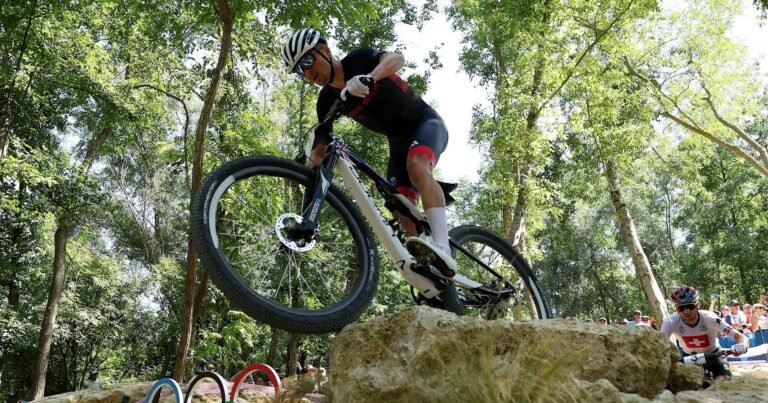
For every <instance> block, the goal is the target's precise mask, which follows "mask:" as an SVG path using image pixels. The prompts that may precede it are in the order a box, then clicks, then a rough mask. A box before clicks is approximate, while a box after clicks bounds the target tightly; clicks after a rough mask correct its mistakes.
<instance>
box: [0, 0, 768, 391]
mask: <svg viewBox="0 0 768 403" xmlns="http://www.w3.org/2000/svg"><path fill="white" fill-rule="evenodd" d="M0 6H1V7H0V49H1V51H0V400H5V401H15V400H17V399H20V398H26V399H32V398H38V397H40V396H42V395H43V394H45V395H50V394H56V393H62V392H66V391H71V390H75V389H78V387H79V385H80V384H81V382H82V380H83V379H85V377H86V376H87V374H88V373H89V372H90V371H91V370H92V369H98V370H99V371H100V377H101V378H102V381H103V382H107V383H115V382H129V381H140V380H152V379H156V378H157V377H159V376H162V375H163V374H164V373H165V371H167V370H173V371H174V374H175V376H176V377H177V378H182V377H183V378H184V379H188V375H189V374H191V373H193V372H194V371H198V370H200V369H202V368H203V366H204V365H205V364H206V363H208V362H213V363H216V365H217V367H218V370H219V371H220V372H222V373H224V374H225V375H231V373H232V372H233V371H235V370H237V369H239V368H241V367H243V366H244V365H245V364H247V363H251V362H267V363H270V364H271V365H273V366H275V367H276V368H281V367H282V368H284V369H288V363H292V362H296V361H299V362H301V363H302V364H304V365H306V364H313V365H315V366H319V365H325V366H327V364H328V362H327V356H328V349H329V346H330V343H331V341H332V340H333V335H325V336H312V337H307V336H301V335H294V334H287V333H285V332H282V331H279V330H277V329H272V328H270V327H269V326H266V325H262V324H260V323H257V322H255V321H254V320H252V319H251V318H249V317H247V316H246V315H244V314H242V313H241V312H239V311H236V310H233V309H232V308H231V306H230V305H229V303H228V301H227V300H226V299H225V298H223V297H222V295H221V294H220V293H219V291H218V290H217V289H216V288H215V287H212V286H209V285H208V279H207V275H206V274H205V272H204V270H203V269H202V268H200V267H198V266H199V265H197V264H196V253H195V250H194V245H193V244H192V242H191V241H190V240H189V236H188V230H189V229H188V222H189V201H190V198H191V195H192V194H193V193H194V191H195V190H196V188H197V186H199V183H200V180H201V178H202V177H203V176H204V175H205V174H206V173H208V172H210V171H211V170H213V169H214V168H215V167H216V166H218V165H220V164H221V163H223V162H225V161H228V160H231V159H233V158H237V157H241V156H245V155H253V154H259V153H269V154H275V155H280V156H284V157H287V158H293V157H294V156H295V155H296V153H297V150H298V149H299V146H300V144H302V143H303V140H304V136H305V134H304V133H305V131H306V128H308V127H309V126H310V125H311V124H312V123H313V121H314V120H315V116H314V99H315V96H316V94H317V88H316V87H314V86H313V85H311V84H307V83H305V82H302V81H300V80H297V79H296V78H295V77H289V75H288V74H286V73H285V71H284V69H282V68H281V66H280V62H279V56H278V49H279V47H280V46H281V44H282V43H283V41H284V38H285V37H286V35H288V34H289V33H290V32H292V31H293V30H294V29H296V28H299V27H306V26H311V27H316V28H319V29H321V30H322V31H323V32H325V34H326V36H327V37H328V38H329V40H330V42H331V44H332V45H333V46H335V49H338V50H339V51H340V52H342V53H343V52H345V51H348V50H350V49H353V48H355V47H357V46H371V47H375V48H381V49H388V50H395V51H406V50H407V44H408V42H409V41H408V38H407V35H406V37H401V36H400V35H403V33H404V32H408V31H407V29H406V30H404V28H403V26H411V27H415V29H418V28H420V27H422V26H423V24H425V22H426V21H428V20H429V18H431V17H434V16H437V15H439V16H441V18H447V19H448V21H450V23H451V26H452V29H453V30H454V31H455V32H457V33H460V35H461V38H462V43H461V50H460V52H459V54H458V55H457V56H458V63H459V66H460V68H461V70H462V71H463V72H464V73H466V74H467V75H468V76H469V77H470V78H472V83H473V85H474V86H475V87H476V88H478V89H481V92H482V93H483V94H485V95H486V98H485V99H483V100H482V102H480V103H479V104H478V105H476V106H475V107H474V108H472V110H471V111H470V110H467V111H466V113H467V114H468V115H469V116H471V129H470V130H469V134H470V142H471V144H472V146H473V147H475V149H476V150H477V151H478V153H479V155H480V156H481V160H482V163H481V165H480V170H479V171H478V173H477V175H476V176H472V177H469V178H467V179H464V180H463V181H462V183H461V187H460V188H459V191H458V197H457V199H458V202H457V203H456V205H455V207H451V221H452V222H454V223H475V224H479V225H484V226H488V227H489V228H492V229H494V230H495V231H497V232H498V233H500V234H503V235H504V236H505V237H506V238H507V239H509V241H510V242H512V243H513V244H514V245H516V246H517V248H518V249H519V250H520V251H521V252H523V253H524V254H525V256H526V257H527V259H529V260H530V261H531V262H532V264H533V267H534V269H535V272H536V275H537V276H538V278H539V280H540V282H541V285H542V287H543V289H544V292H545V294H546V297H547V299H548V301H549V302H550V304H551V305H552V306H553V309H554V312H555V313H556V315H557V316H563V317H564V316H575V317H578V318H581V319H589V318H595V317H610V318H614V319H617V318H620V317H627V316H630V313H631V312H632V311H633V310H634V309H637V308H641V309H643V310H645V311H649V312H652V313H654V314H655V315H656V316H657V317H659V318H661V317H664V316H666V315H667V314H668V307H667V304H666V302H665V299H666V298H665V296H667V295H669V292H670V291H671V289H672V288H673V287H675V286H677V285H679V284H689V285H693V286H696V287H698V288H699V289H700V290H701V292H702V293H703V295H705V296H708V295H710V294H718V295H720V301H718V302H719V304H722V303H723V302H724V301H725V300H728V299H731V298H736V299H739V300H741V301H756V300H757V296H758V294H759V293H760V292H762V291H764V290H765V287H766V283H767V282H768V279H766V275H768V264H766V263H765V262H766V261H768V251H767V250H766V248H765V245H766V244H768V219H767V218H766V211H768V95H767V94H766V76H765V73H764V71H765V70H764V69H761V66H760V65H759V61H758V60H755V59H754V58H751V57H750V55H749V53H748V52H747V48H746V47H745V46H744V44H743V43H740V42H739V41H737V40H734V39H733V37H732V36H731V35H730V34H729V32H731V30H732V29H733V24H734V21H737V18H739V15H740V14H741V13H742V11H743V9H744V7H748V8H749V9H750V10H752V11H753V12H754V11H756V14H755V17H753V18H755V19H757V20H760V21H764V20H765V17H766V14H765V13H766V11H767V10H768V2H766V0H755V2H754V4H752V3H750V2H746V3H744V4H743V3H742V2H740V1H727V0H693V1H684V2H663V3H659V2H656V1H649V0H613V1H611V0H598V1H581V0H577V1H557V0H539V1H516V0H503V1H499V0H451V1H445V2H434V1H426V2H419V3H417V4H412V3H410V2H408V1H405V0H382V1H378V2H376V3H375V4H373V3H369V2H367V1H364V0H347V1H344V2H341V1H337V0H317V1H315V2H311V3H305V2H302V3H300V4H299V3H294V2H282V1H269V0H262V1H253V0H216V1H213V0H209V1H204V2H194V1H186V0H181V1H180V0H176V1H162V0H160V1H143V0H93V1H45V2H41V1H37V0H14V1H3V2H2V3H0ZM410 29H413V28H410ZM434 40H435V43H433V44H430V45H429V46H432V47H434V48H435V49H434V50H433V51H431V52H429V56H428V57H427V58H426V60H409V61H408V62H409V63H408V64H407V65H406V67H405V68H404V70H403V71H402V76H403V77H404V78H406V79H407V81H408V82H409V83H410V84H411V85H412V86H413V87H414V88H416V89H417V90H418V91H419V92H421V93H424V94H427V95H426V98H427V99H428V100H430V101H433V99H431V98H430V96H429V94H430V92H429V89H430V78H431V77H432V75H433V74H436V73H438V72H440V71H441V69H443V67H442V64H441V63H442V60H440V57H438V53H437V50H439V49H440V46H441V43H440V41H441V40H440V38H434ZM454 96H455V97H461V96H462V94H461V93H456V94H455V95H454ZM451 98H453V97H451V96H441V97H440V98H439V99H436V100H434V101H435V103H436V104H447V103H450V102H451ZM338 126H339V127H338V128H337V132H338V133H339V134H340V135H342V137H343V138H345V140H347V141H348V142H349V143H351V144H352V146H353V148H355V149H356V150H357V151H359V152H360V153H361V154H362V155H363V157H364V158H366V159H367V160H369V161H371V162H373V163H374V165H377V166H379V167H382V168H383V167H384V165H385V161H386V152H387V150H386V145H385V142H383V141H382V138H381V137H377V136H376V135H371V134H370V133H368V132H366V131H365V130H364V129H362V128H360V127H359V126H358V125H356V124H355V123H354V122H349V121H347V122H343V123H342V124H340V125H338ZM451 147H453V148H459V149H461V147H463V145H462V144H461V143H456V142H453V143H452V144H451ZM457 163H458V162H457ZM439 175H440V172H439V170H438V176H439ZM381 256H385V255H384V254H383V253H382V254H381ZM705 300H708V298H705ZM411 303H412V302H411V300H410V293H409V290H408V288H407V286H405V285H404V283H403V282H402V281H400V280H399V279H398V277H397V275H396V272H395V270H393V269H392V266H391V264H390V263H389V262H386V261H384V262H382V284H381V289H380V291H379V294H378V296H377V298H376V300H375V301H374V303H373V304H372V305H371V306H370V308H369V310H368V312H367V313H366V314H365V316H364V318H363V319H362V320H366V319H367V318H370V317H372V316H376V315H381V314H386V313H390V312H395V311H398V310H400V309H402V308H403V307H405V306H408V305H409V304H411Z"/></svg>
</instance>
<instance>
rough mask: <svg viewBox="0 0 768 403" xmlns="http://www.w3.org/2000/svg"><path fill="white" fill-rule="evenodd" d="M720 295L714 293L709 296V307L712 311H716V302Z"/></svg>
mask: <svg viewBox="0 0 768 403" xmlns="http://www.w3.org/2000/svg"><path fill="white" fill-rule="evenodd" d="M719 297H720V296H719V295H717V294H712V295H710V296H709V309H708V311H710V312H715V303H716V302H717V298H719Z"/></svg>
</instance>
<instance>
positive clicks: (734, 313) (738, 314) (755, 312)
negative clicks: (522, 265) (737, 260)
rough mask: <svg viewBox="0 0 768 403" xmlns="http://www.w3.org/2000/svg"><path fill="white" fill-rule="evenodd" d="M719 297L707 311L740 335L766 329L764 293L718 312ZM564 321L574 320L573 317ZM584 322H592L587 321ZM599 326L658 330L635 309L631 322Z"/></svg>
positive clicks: (606, 321) (767, 313)
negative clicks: (638, 327) (751, 300)
mask: <svg viewBox="0 0 768 403" xmlns="http://www.w3.org/2000/svg"><path fill="white" fill-rule="evenodd" d="M718 298H720V296H719V295H717V294H713V295H712V296H711V297H710V304H709V309H708V310H709V311H710V312H713V313H714V314H716V315H717V316H718V317H720V318H722V319H724V320H725V321H726V323H728V324H729V325H731V326H732V327H733V328H734V329H736V330H738V331H740V332H742V333H754V332H756V331H758V330H761V329H768V308H766V305H765V293H761V294H760V297H759V299H758V302H756V303H754V304H743V305H741V304H740V303H739V300H736V299H733V300H731V301H730V302H729V303H728V305H723V306H721V307H720V310H719V311H717V310H715V307H716V306H717V300H718ZM566 319H572V320H576V318H574V317H567V318H566ZM586 322H594V321H593V320H591V319H587V320H586ZM597 323H599V324H600V325H625V326H648V327H651V328H653V329H656V330H658V329H659V326H658V324H657V322H656V318H655V317H653V316H651V315H645V314H643V311H641V310H639V309H637V310H635V311H634V312H633V315H632V320H627V319H626V318H617V319H611V318H600V319H598V320H597Z"/></svg>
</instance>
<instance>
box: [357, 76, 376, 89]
mask: <svg viewBox="0 0 768 403" xmlns="http://www.w3.org/2000/svg"><path fill="white" fill-rule="evenodd" d="M360 82H361V83H363V84H365V85H367V86H368V88H371V87H373V77H361V78H360Z"/></svg>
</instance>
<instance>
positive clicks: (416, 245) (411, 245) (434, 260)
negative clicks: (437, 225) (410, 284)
mask: <svg viewBox="0 0 768 403" xmlns="http://www.w3.org/2000/svg"><path fill="white" fill-rule="evenodd" d="M409 241H410V239H409ZM405 247H406V249H408V252H409V253H410V254H411V255H412V256H413V258H414V259H416V262H418V263H419V264H422V265H425V266H432V267H434V268H436V269H437V270H438V271H440V273H441V274H442V275H443V276H445V277H448V278H451V277H453V276H455V275H456V271H455V270H453V269H451V268H450V267H448V265H447V264H446V263H445V262H444V261H443V259H440V257H439V256H437V254H435V252H434V251H433V250H432V249H430V248H429V247H428V246H426V245H424V244H422V243H420V242H406V243H405Z"/></svg>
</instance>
